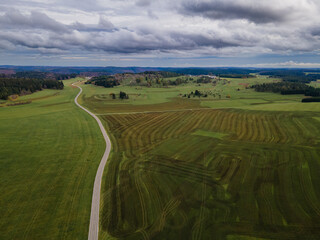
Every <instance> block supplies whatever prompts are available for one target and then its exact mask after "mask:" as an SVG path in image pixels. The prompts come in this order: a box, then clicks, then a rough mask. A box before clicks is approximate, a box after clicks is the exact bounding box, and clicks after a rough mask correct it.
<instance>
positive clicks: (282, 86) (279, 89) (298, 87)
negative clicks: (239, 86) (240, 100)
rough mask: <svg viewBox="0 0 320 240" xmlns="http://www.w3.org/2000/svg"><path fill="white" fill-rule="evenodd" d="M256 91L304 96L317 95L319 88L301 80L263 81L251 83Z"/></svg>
mask: <svg viewBox="0 0 320 240" xmlns="http://www.w3.org/2000/svg"><path fill="white" fill-rule="evenodd" d="M252 88H254V89H255V90H256V91H257V92H273V93H281V94H282V95H290V94H304V95H305V96H312V97H318V96H320V88H314V87H312V86H309V85H307V84H305V83H302V82H288V81H283V82H277V83H263V84H257V85H253V86H252Z"/></svg>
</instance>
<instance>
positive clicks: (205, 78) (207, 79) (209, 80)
mask: <svg viewBox="0 0 320 240" xmlns="http://www.w3.org/2000/svg"><path fill="white" fill-rule="evenodd" d="M197 83H212V78H211V77H208V76H201V77H199V78H198V79H197Z"/></svg>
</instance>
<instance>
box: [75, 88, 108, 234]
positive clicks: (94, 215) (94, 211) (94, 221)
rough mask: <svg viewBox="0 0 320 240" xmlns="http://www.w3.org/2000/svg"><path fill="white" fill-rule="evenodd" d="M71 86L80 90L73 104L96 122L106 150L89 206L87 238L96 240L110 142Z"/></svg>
mask: <svg viewBox="0 0 320 240" xmlns="http://www.w3.org/2000/svg"><path fill="white" fill-rule="evenodd" d="M72 85H73V86H76V87H78V88H80V92H79V93H78V95H77V96H76V98H75V99H74V102H75V104H76V105H77V106H78V107H79V108H81V109H82V110H84V111H86V112H87V113H89V114H90V115H91V116H92V117H93V118H94V119H95V120H96V121H97V122H98V124H99V127H100V130H101V132H102V135H103V137H104V140H105V141H106V150H105V152H104V154H103V157H102V159H101V162H100V165H99V168H98V171H97V174H96V178H95V180H94V186H93V193H92V204H91V215H90V225H89V236H88V240H98V234H99V207H100V191H101V179H102V174H103V170H104V167H105V165H106V163H107V160H108V157H109V154H110V150H111V141H110V138H109V137H108V134H107V132H106V130H105V129H104V127H103V125H102V123H101V121H100V119H99V118H98V117H97V116H96V115H94V114H93V113H91V112H90V111H88V110H87V109H85V108H84V107H82V106H81V105H80V104H79V103H78V97H79V96H80V94H81V93H82V88H81V87H79V86H77V85H74V84H72Z"/></svg>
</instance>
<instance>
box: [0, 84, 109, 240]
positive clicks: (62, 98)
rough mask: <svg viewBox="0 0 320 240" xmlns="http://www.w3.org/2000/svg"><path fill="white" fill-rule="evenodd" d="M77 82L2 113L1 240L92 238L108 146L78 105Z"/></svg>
mask: <svg viewBox="0 0 320 240" xmlns="http://www.w3.org/2000/svg"><path fill="white" fill-rule="evenodd" d="M73 81H75V80H71V81H64V84H65V89H64V90H43V91H40V92H36V93H34V94H31V95H27V96H23V97H20V99H21V100H26V101H27V100H28V101H32V102H31V103H30V104H26V105H19V106H11V107H1V108H0V132H1V134H0V163H1V164H0V176H1V178H0V192H1V194H0V215H1V218H0V239H72V240H74V239H87V237H88V228H89V217H90V209H91V197H92V188H93V181H94V178H95V174H96V170H97V168H98V165H99V163H100V160H101V156H102V154H103V151H104V147H105V145H104V142H103V138H102V136H101V133H100V131H99V128H98V126H97V125H96V123H95V121H94V119H92V118H91V117H90V116H89V115H88V114H86V113H85V112H83V111H81V110H80V109H79V108H77V107H76V106H75V105H74V102H73V101H74V97H75V96H76V94H77V93H78V89H72V88H71V86H70V84H71V83H72V82H73ZM5 103H8V102H5Z"/></svg>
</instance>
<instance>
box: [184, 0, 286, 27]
mask: <svg viewBox="0 0 320 240" xmlns="http://www.w3.org/2000/svg"><path fill="white" fill-rule="evenodd" d="M181 12H182V13H183V14H187V15H192V16H202V17H205V18H210V19H247V20H249V21H251V22H255V23H270V22H282V21H284V20H285V19H286V17H287V16H288V14H290V9H286V10H275V9H272V8H271V6H270V7H267V8H266V7H262V6H261V5H259V3H258V2H257V3H255V4H252V3H251V4H250V2H248V3H247V4H243V3H242V4H239V3H237V2H236V1H221V0H214V1H210V2H194V1H189V2H186V3H183V4H182V9H181Z"/></svg>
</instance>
